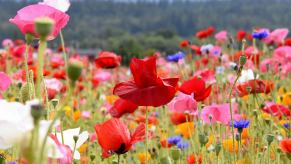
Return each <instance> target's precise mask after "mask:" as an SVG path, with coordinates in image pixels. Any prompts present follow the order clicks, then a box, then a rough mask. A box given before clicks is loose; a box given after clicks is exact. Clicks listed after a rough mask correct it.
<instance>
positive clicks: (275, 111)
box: [262, 103, 291, 118]
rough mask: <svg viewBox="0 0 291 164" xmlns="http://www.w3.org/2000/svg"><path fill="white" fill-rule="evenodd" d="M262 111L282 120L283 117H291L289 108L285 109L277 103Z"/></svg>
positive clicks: (270, 104) (268, 105)
mask: <svg viewBox="0 0 291 164" xmlns="http://www.w3.org/2000/svg"><path fill="white" fill-rule="evenodd" d="M262 111H263V112H265V113H269V114H272V115H274V116H277V117H279V118H282V117H283V116H285V117H286V116H287V117H288V116H291V110H290V109H289V108H287V107H285V106H284V105H279V104H275V103H269V104H267V105H266V106H265V107H264V108H263V109H262Z"/></svg>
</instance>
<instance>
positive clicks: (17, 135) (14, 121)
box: [0, 100, 33, 149]
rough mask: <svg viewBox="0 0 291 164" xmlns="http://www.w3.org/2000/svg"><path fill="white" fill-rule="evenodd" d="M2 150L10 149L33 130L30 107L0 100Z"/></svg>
mask: <svg viewBox="0 0 291 164" xmlns="http://www.w3.org/2000/svg"><path fill="white" fill-rule="evenodd" d="M0 129H1V130H0V149H8V148H10V147H12V146H13V145H14V144H16V143H18V142H20V141H21V139H22V138H23V137H24V135H25V134H26V133H27V132H29V131H30V130H32V129H33V118H32V116H31V114H30V107H29V106H28V105H23V104H21V103H18V102H7V101H6V100H0Z"/></svg>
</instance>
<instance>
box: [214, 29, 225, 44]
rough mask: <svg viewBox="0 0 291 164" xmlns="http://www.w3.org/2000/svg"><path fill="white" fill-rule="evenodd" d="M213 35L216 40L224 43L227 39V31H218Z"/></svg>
mask: <svg viewBox="0 0 291 164" xmlns="http://www.w3.org/2000/svg"><path fill="white" fill-rule="evenodd" d="M214 37H215V39H216V40H217V41H218V42H220V43H224V42H226V41H227V31H220V32H218V33H217V34H215V36H214Z"/></svg>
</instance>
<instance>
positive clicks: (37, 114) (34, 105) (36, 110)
mask: <svg viewBox="0 0 291 164" xmlns="http://www.w3.org/2000/svg"><path fill="white" fill-rule="evenodd" d="M29 104H30V108H31V116H32V117H33V120H34V124H37V123H38V121H39V120H40V118H41V117H42V116H43V115H44V110H43V106H42V105H41V103H40V102H39V101H38V100H33V101H31V102H29Z"/></svg>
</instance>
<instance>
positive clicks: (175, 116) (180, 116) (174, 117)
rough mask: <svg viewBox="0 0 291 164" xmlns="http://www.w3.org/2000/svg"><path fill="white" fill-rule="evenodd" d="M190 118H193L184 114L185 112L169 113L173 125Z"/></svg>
mask: <svg viewBox="0 0 291 164" xmlns="http://www.w3.org/2000/svg"><path fill="white" fill-rule="evenodd" d="M192 119H193V116H191V115H189V114H186V113H181V112H173V113H171V122H172V123H173V124H174V125H179V124H181V123H184V122H187V121H191V120H192Z"/></svg>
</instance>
